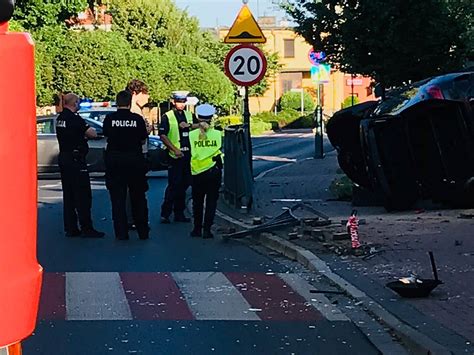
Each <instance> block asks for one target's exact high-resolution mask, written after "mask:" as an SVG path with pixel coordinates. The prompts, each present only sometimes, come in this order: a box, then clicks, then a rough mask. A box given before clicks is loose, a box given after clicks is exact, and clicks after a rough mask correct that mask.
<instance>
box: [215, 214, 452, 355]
mask: <svg viewBox="0 0 474 355" xmlns="http://www.w3.org/2000/svg"><path fill="white" fill-rule="evenodd" d="M217 215H218V217H219V218H222V219H224V220H225V221H226V222H229V223H232V224H234V225H238V226H239V227H246V228H249V227H251V226H249V225H247V224H245V223H243V222H241V221H237V220H236V219H234V218H232V217H231V216H228V215H226V214H224V213H222V212H220V211H218V214H217ZM255 240H257V241H258V242H259V243H261V244H262V245H263V246H265V247H267V248H269V249H271V250H273V251H275V252H278V253H280V254H282V255H284V256H285V257H287V258H289V259H292V260H295V261H297V262H298V263H300V264H301V265H303V266H304V267H306V268H307V269H309V270H311V271H316V272H318V273H320V274H322V275H324V276H325V277H327V278H328V279H329V280H330V281H331V282H333V283H334V284H336V285H337V286H338V287H340V288H341V289H342V290H344V291H345V292H346V293H347V294H348V295H350V296H351V297H352V298H354V299H356V300H357V301H358V302H362V305H363V306H364V308H365V309H366V310H367V311H368V312H369V313H371V314H372V315H374V316H375V317H376V318H377V320H378V321H379V322H381V323H382V324H384V325H385V326H387V327H389V328H391V329H392V330H393V332H394V334H395V335H396V336H397V337H399V338H400V339H401V340H402V342H403V343H404V344H405V345H406V346H407V347H408V348H409V350H410V351H412V352H413V353H415V354H436V355H438V354H443V355H444V354H452V352H451V351H449V350H448V349H447V348H446V347H444V346H443V345H441V344H439V343H437V342H435V341H434V340H433V339H431V338H430V337H428V336H426V335H425V334H423V333H421V332H419V331H418V330H416V329H415V328H413V327H411V326H409V325H408V324H406V323H404V322H403V321H402V320H400V319H399V318H397V317H396V316H394V315H393V314H392V313H390V312H389V311H387V310H386V309H385V308H383V307H382V306H381V305H380V304H379V303H377V302H376V301H375V300H374V299H372V298H371V297H369V296H368V295H367V294H366V293H365V292H363V291H361V290H359V289H358V288H357V287H356V286H354V285H352V284H351V283H350V282H348V281H347V280H345V279H343V278H342V277H341V276H339V275H338V274H336V273H335V272H333V271H332V270H331V268H330V267H329V266H328V265H327V263H326V262H325V261H324V260H322V259H320V258H319V257H317V256H316V255H315V254H314V253H312V252H311V251H309V250H307V249H304V248H302V247H300V246H298V245H295V244H294V243H292V242H290V241H288V240H284V239H282V238H280V237H278V236H275V235H273V234H269V233H262V234H260V235H258V236H257V237H255Z"/></svg>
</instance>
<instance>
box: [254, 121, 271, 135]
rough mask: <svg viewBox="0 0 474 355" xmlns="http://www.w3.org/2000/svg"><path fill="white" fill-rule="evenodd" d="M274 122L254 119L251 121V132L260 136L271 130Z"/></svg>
mask: <svg viewBox="0 0 474 355" xmlns="http://www.w3.org/2000/svg"><path fill="white" fill-rule="evenodd" d="M271 129H272V124H271V123H269V122H263V121H260V120H256V119H253V120H251V121H250V134H251V135H252V136H259V135H261V134H263V133H265V132H268V131H271Z"/></svg>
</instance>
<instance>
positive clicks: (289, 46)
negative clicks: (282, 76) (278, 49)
mask: <svg viewBox="0 0 474 355" xmlns="http://www.w3.org/2000/svg"><path fill="white" fill-rule="evenodd" d="M283 41H284V43H285V48H284V55H285V58H294V57H295V40H294V39H285V40H283Z"/></svg>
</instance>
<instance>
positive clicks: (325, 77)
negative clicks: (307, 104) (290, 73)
mask: <svg viewBox="0 0 474 355" xmlns="http://www.w3.org/2000/svg"><path fill="white" fill-rule="evenodd" d="M308 59H309V61H310V62H311V64H313V66H312V67H311V79H312V81H313V83H314V84H315V85H317V89H318V105H317V106H316V110H315V111H314V121H315V126H316V133H315V137H314V158H315V159H323V158H324V132H323V100H322V97H323V88H324V86H323V84H324V83H328V82H329V80H330V75H331V67H330V66H329V64H324V63H323V62H324V61H325V59H326V54H325V53H324V52H315V51H314V49H311V50H310V51H309V53H308Z"/></svg>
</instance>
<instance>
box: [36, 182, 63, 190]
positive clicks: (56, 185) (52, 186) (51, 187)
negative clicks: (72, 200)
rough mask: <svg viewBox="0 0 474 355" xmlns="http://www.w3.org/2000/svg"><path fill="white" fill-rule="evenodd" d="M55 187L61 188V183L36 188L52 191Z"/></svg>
mask: <svg viewBox="0 0 474 355" xmlns="http://www.w3.org/2000/svg"><path fill="white" fill-rule="evenodd" d="M56 187H61V183H60V182H58V183H56V184H47V185H39V186H38V188H40V189H53V188H56Z"/></svg>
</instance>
